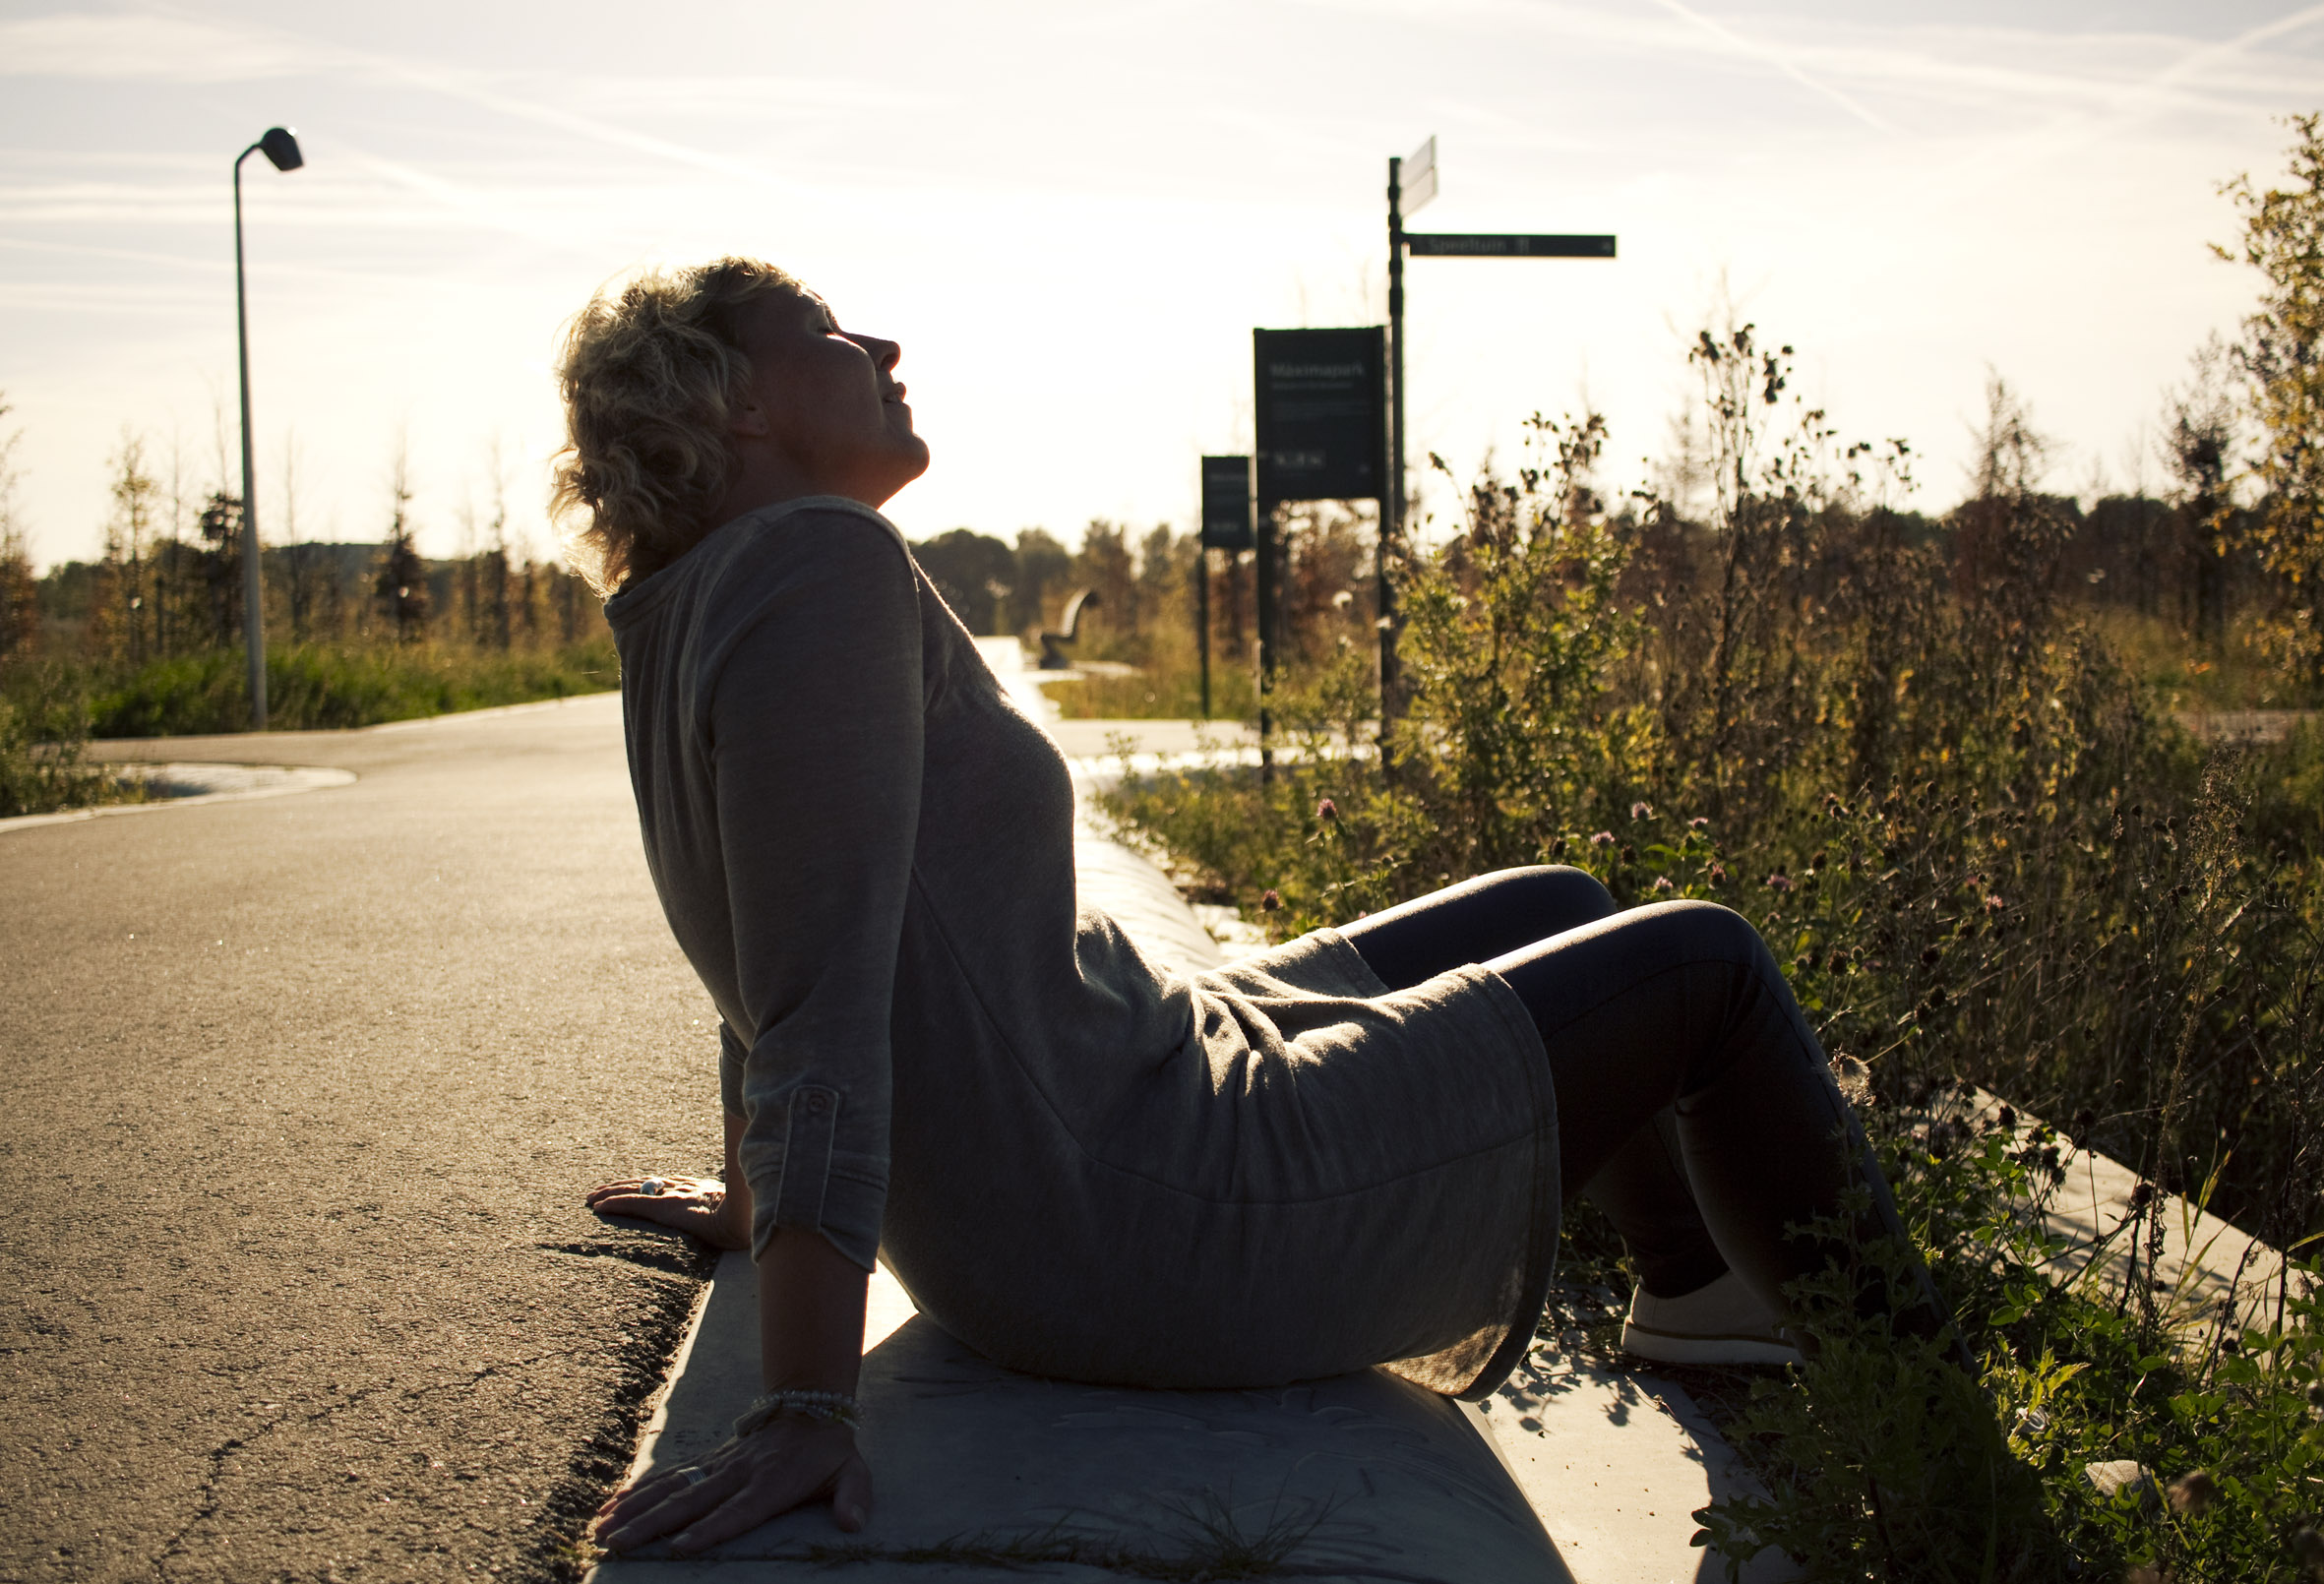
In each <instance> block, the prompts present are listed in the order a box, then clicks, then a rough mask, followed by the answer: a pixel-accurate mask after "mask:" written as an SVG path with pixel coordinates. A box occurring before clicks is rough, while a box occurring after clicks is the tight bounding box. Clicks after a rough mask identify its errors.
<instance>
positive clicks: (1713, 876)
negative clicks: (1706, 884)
mask: <svg viewBox="0 0 2324 1584" xmlns="http://www.w3.org/2000/svg"><path fill="white" fill-rule="evenodd" d="M1705 878H1706V879H1708V880H1709V881H1710V883H1712V884H1713V885H1724V884H1726V883H1727V866H1726V865H1725V864H1713V865H1712V866H1711V872H1710V874H1709V875H1708V876H1706V877H1705Z"/></svg>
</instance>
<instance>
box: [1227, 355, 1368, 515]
mask: <svg viewBox="0 0 2324 1584" xmlns="http://www.w3.org/2000/svg"><path fill="white" fill-rule="evenodd" d="M1251 336H1252V365H1253V395H1254V398H1255V400H1254V405H1255V407H1256V409H1257V412H1256V416H1257V420H1258V425H1257V427H1258V458H1257V459H1258V508H1259V510H1260V511H1261V512H1265V511H1267V510H1268V509H1269V508H1271V507H1272V506H1274V504H1275V503H1276V502H1278V501H1343V500H1377V499H1378V498H1380V496H1381V495H1382V493H1383V492H1384V491H1385V490H1386V488H1387V475H1386V468H1385V460H1386V458H1385V457H1384V455H1383V453H1384V452H1385V451H1386V429H1387V413H1386V401H1385V397H1386V394H1387V392H1386V386H1387V381H1386V378H1385V373H1384V368H1385V362H1386V353H1387V335H1386V331H1385V330H1384V328H1383V327H1381V326H1378V325H1366V326H1363V327H1361V328H1360V329H1353V330H1254V331H1253V332H1252V333H1251Z"/></svg>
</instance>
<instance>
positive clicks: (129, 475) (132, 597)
mask: <svg viewBox="0 0 2324 1584" xmlns="http://www.w3.org/2000/svg"><path fill="white" fill-rule="evenodd" d="M113 466H114V469H115V471H114V474H113V482H112V486H111V489H112V496H113V515H112V516H111V517H110V518H107V520H106V522H105V546H104V557H105V567H106V569H107V571H108V573H109V575H110V578H109V581H110V584H111V586H110V588H109V589H108V590H107V592H108V593H109V594H110V596H111V601H112V603H113V605H114V609H113V611H112V612H111V613H109V617H108V626H110V625H111V624H112V623H118V624H119V625H118V626H117V627H112V631H113V632H115V633H117V634H118V635H119V638H120V646H121V650H122V653H123V655H124V657H125V658H127V659H128V660H129V662H130V663H131V664H132V665H135V664H138V663H139V662H141V661H143V660H144V659H146V657H147V651H148V648H149V644H148V639H149V637H150V635H151V632H152V627H153V621H152V616H153V613H152V611H151V610H150V609H149V608H148V607H149V606H150V604H151V597H150V596H151V595H152V593H153V588H152V586H151V585H152V582H153V577H152V571H153V568H152V561H153V541H154V538H155V535H156V530H157V529H158V527H159V525H160V521H161V482H160V480H159V479H157V478H155V477H154V476H153V473H152V472H151V471H149V470H148V469H147V466H146V444H145V441H144V440H143V439H141V438H140V437H138V436H136V435H133V434H124V435H123V436H122V437H121V450H120V451H119V452H117V453H116V454H115V455H114V458H113ZM90 614H91V616H92V626H93V619H94V617H95V616H96V613H95V612H94V611H92V612H91V613H90Z"/></svg>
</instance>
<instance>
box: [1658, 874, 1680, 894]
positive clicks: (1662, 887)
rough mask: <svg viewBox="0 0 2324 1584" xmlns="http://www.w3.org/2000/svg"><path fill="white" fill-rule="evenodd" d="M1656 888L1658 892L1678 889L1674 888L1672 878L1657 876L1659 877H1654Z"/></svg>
mask: <svg viewBox="0 0 2324 1584" xmlns="http://www.w3.org/2000/svg"><path fill="white" fill-rule="evenodd" d="M1654 888H1655V889H1656V890H1658V891H1668V890H1673V889H1676V887H1674V886H1673V885H1672V884H1671V877H1670V876H1668V875H1657V876H1655V877H1654Z"/></svg>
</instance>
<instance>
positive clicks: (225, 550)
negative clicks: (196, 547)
mask: <svg viewBox="0 0 2324 1584" xmlns="http://www.w3.org/2000/svg"><path fill="white" fill-rule="evenodd" d="M194 525H195V530H196V531H197V532H198V533H200V534H201V536H202V550H201V556H202V587H203V594H204V598H203V604H202V610H203V614H204V618H205V626H206V627H207V628H208V632H207V634H206V635H205V637H206V638H207V640H208V641H209V642H211V643H212V644H214V645H216V646H218V647H221V648H222V647H224V646H225V645H227V644H230V643H232V642H233V641H234V637H235V635H236V634H237V633H239V632H240V631H241V630H242V497H241V496H239V495H233V494H229V493H227V492H226V491H225V490H223V489H215V490H212V491H211V492H210V499H209V500H207V501H205V502H203V503H202V515H201V516H200V517H198V518H195V519H194Z"/></svg>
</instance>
